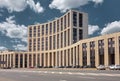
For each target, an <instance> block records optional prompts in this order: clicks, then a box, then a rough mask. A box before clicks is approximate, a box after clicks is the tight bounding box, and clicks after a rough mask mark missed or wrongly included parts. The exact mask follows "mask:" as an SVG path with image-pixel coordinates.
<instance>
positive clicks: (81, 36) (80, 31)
mask: <svg viewBox="0 0 120 81" xmlns="http://www.w3.org/2000/svg"><path fill="white" fill-rule="evenodd" d="M81 39H83V31H82V30H81V29H79V40H81Z"/></svg>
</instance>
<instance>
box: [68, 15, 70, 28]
mask: <svg viewBox="0 0 120 81" xmlns="http://www.w3.org/2000/svg"><path fill="white" fill-rule="evenodd" d="M69 26H70V13H68V27H69Z"/></svg>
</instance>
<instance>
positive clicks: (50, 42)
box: [49, 36, 52, 50]
mask: <svg viewBox="0 0 120 81" xmlns="http://www.w3.org/2000/svg"><path fill="white" fill-rule="evenodd" d="M49 44H50V45H49V46H50V50H51V49H52V36H50V41H49Z"/></svg>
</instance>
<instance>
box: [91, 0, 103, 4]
mask: <svg viewBox="0 0 120 81" xmlns="http://www.w3.org/2000/svg"><path fill="white" fill-rule="evenodd" d="M92 1H93V2H94V3H95V4H101V3H103V2H104V0H92Z"/></svg>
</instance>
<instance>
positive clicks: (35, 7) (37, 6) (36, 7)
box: [27, 0, 44, 13]
mask: <svg viewBox="0 0 120 81" xmlns="http://www.w3.org/2000/svg"><path fill="white" fill-rule="evenodd" d="M27 4H28V5H29V6H30V8H31V9H33V10H34V11H35V12H38V13H40V12H43V11H44V9H43V7H41V5H40V3H39V2H37V3H36V4H35V2H34V1H33V0H27Z"/></svg>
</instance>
